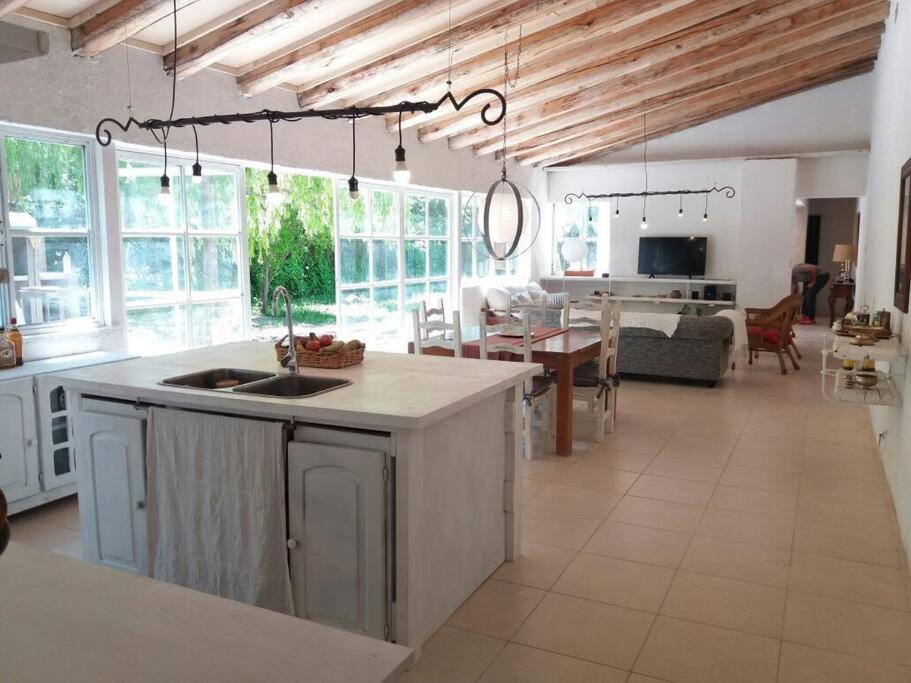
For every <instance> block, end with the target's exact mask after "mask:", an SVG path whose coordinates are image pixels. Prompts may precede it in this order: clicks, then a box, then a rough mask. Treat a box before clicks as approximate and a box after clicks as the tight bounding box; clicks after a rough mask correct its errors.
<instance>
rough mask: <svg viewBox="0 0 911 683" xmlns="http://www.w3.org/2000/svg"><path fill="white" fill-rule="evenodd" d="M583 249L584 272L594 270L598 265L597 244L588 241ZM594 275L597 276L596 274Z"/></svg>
mask: <svg viewBox="0 0 911 683" xmlns="http://www.w3.org/2000/svg"><path fill="white" fill-rule="evenodd" d="M585 248H586V253H585V268H586V270H594V269H595V268H596V267H597V265H598V242H597V241H595V240H589V241H587V242H586V243H585ZM595 274H596V275H597V273H595Z"/></svg>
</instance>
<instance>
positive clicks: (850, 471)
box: [801, 455, 886, 484]
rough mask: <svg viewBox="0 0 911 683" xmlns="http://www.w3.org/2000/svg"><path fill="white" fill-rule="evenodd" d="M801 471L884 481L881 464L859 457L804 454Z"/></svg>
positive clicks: (870, 481) (872, 481)
mask: <svg viewBox="0 0 911 683" xmlns="http://www.w3.org/2000/svg"><path fill="white" fill-rule="evenodd" d="M801 471H802V472H803V473H804V474H814V475H818V476H821V477H842V478H843V479H851V480H852V481H865V482H869V483H872V484H882V483H885V481H886V479H885V475H884V474H883V468H882V465H881V464H880V463H879V462H878V461H876V460H861V459H859V458H853V459H852V458H830V457H826V456H824V455H805V456H804V457H803V465H802V469H801Z"/></svg>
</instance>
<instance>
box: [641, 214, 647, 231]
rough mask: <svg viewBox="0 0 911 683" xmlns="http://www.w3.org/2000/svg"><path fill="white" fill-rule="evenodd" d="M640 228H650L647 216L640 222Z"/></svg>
mask: <svg viewBox="0 0 911 683" xmlns="http://www.w3.org/2000/svg"><path fill="white" fill-rule="evenodd" d="M639 228H640V229H642V230H648V221H647V220H646V218H645V216H643V217H642V222H641V223H640V224H639Z"/></svg>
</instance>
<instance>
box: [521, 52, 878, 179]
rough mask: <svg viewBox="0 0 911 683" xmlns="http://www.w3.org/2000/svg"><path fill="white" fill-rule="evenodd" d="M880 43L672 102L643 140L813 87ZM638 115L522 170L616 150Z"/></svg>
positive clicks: (637, 132)
mask: <svg viewBox="0 0 911 683" xmlns="http://www.w3.org/2000/svg"><path fill="white" fill-rule="evenodd" d="M878 45H879V41H878V39H876V40H875V41H874V40H871V41H868V42H866V43H858V44H856V45H850V46H847V47H843V48H841V49H839V50H835V51H833V52H831V53H829V54H827V55H825V56H823V57H815V56H814V57H808V58H807V59H805V60H803V61H800V62H796V63H792V64H789V65H787V66H784V67H782V68H781V69H779V70H777V71H773V72H768V73H763V74H759V75H756V76H753V77H750V78H746V79H743V80H737V81H732V82H730V83H727V84H724V85H721V86H717V87H715V88H711V89H709V90H704V91H699V92H695V93H692V94H690V95H689V96H688V97H686V98H682V99H680V100H677V101H675V102H671V103H669V104H665V105H663V106H661V107H658V108H656V109H653V110H651V111H649V112H648V118H647V119H646V121H647V124H648V126H647V129H646V132H647V135H648V138H649V139H652V138H653V133H655V134H657V133H658V132H660V131H661V130H662V129H663V128H665V127H667V126H672V125H678V124H682V123H685V122H687V121H690V120H696V119H699V118H700V117H714V118H717V117H719V116H723V115H725V112H727V111H728V110H729V109H730V108H731V107H733V106H739V104H740V103H742V102H747V103H748V102H753V101H754V100H756V99H757V98H762V97H772V96H775V97H779V96H781V95H778V93H783V92H791V89H792V88H794V87H801V86H803V85H804V84H805V82H808V81H812V82H815V79H817V78H825V77H827V76H828V75H829V74H832V73H835V72H839V71H840V70H841V69H844V68H847V67H849V66H854V65H857V64H859V63H862V62H867V61H869V60H871V59H873V58H874V57H875V55H876V51H877V49H878ZM642 136H643V119H642V115H641V114H639V115H635V116H632V117H630V118H627V119H625V120H621V121H617V122H614V123H611V124H608V125H606V126H605V127H604V128H602V129H601V130H600V131H592V132H590V133H589V134H588V135H586V136H584V137H580V138H575V139H570V140H568V141H566V142H560V143H557V144H552V145H546V146H543V147H538V148H536V149H534V150H531V151H526V152H525V153H524V154H521V155H519V156H518V161H519V163H520V164H522V165H531V164H540V163H542V162H545V161H547V163H548V164H549V163H553V162H551V161H550V160H552V159H560V160H563V159H565V158H567V157H569V156H572V155H576V156H578V155H582V154H587V153H589V152H590V151H592V150H594V149H595V148H600V147H601V146H604V145H606V144H607V145H609V144H614V143H617V142H618V141H624V140H629V139H640V140H641V139H642Z"/></svg>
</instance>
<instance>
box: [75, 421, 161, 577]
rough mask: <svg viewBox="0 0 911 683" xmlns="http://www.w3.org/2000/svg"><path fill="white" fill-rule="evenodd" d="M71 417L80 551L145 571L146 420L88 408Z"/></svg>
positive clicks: (88, 556) (111, 563)
mask: <svg viewBox="0 0 911 683" xmlns="http://www.w3.org/2000/svg"><path fill="white" fill-rule="evenodd" d="M75 419H76V422H75V426H76V460H77V464H78V466H77V468H76V472H77V476H76V481H77V490H78V491H79V518H80V522H81V526H82V551H83V555H84V556H85V559H87V560H90V561H92V562H96V563H99V564H106V565H109V566H112V567H117V568H119V569H127V570H129V571H133V572H137V573H140V574H148V557H149V548H148V542H147V540H146V539H147V531H146V511H145V495H146V481H145V424H146V422H145V419H144V418H143V417H139V416H136V417H121V416H119V415H103V414H95V413H87V412H80V413H78V414H77V415H76V418H75Z"/></svg>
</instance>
